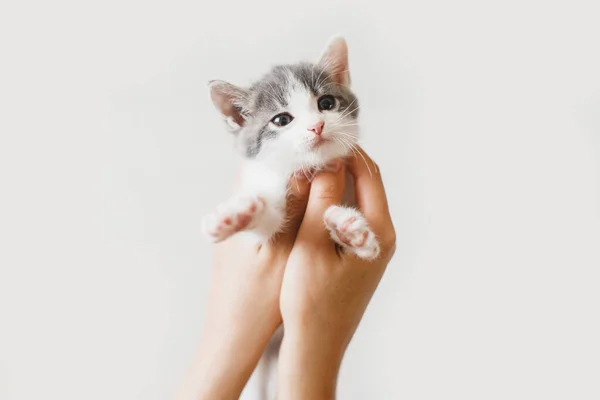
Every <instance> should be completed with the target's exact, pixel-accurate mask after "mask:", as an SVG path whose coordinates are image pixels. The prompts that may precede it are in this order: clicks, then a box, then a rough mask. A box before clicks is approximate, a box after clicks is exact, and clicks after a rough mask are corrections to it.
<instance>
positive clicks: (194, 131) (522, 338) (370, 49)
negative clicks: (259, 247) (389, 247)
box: [0, 0, 600, 400]
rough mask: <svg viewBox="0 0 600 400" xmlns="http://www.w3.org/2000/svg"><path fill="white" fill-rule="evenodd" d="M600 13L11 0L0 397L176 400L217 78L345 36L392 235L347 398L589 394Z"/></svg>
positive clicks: (190, 328)
mask: <svg viewBox="0 0 600 400" xmlns="http://www.w3.org/2000/svg"><path fill="white" fill-rule="evenodd" d="M594 3H595V4H594ZM599 8H600V6H599V5H598V2H594V1H591V0H590V1H588V2H582V1H537V2H536V1H530V0H528V1H523V0H520V1H513V0H504V1H495V2H490V1H485V2H482V1H464V0H458V1H452V2H445V1H399V2H398V1H394V2H391V1H390V2H387V1H386V2H384V1H377V0H371V1H364V2H359V1H352V2H342V1H337V0H330V1H317V0H304V1H301V2H300V1H298V2H293V3H284V2H281V1H270V2H267V1H246V2H239V4H237V5H236V4H232V3H230V2H225V1H221V2H211V3H210V4H202V3H201V2H198V1H166V0H162V1H141V0H140V1H134V0H120V1H116V0H110V1H102V2H100V1H98V2H82V1H71V2H68V1H64V0H60V1H52V2H49V1H48V2H43V1H37V2H32V1H19V2H17V1H8V2H2V5H0V46H1V47H0V58H1V60H0V61H1V62H0V117H1V118H0V135H1V136H0V194H1V196H0V399H3V400H21V399H39V398H47V399H61V400H71V399H73V400H75V399H77V400H79V399H86V400H87V399H102V400H107V399H110V400H121V399H123V400H129V399H140V400H141V399H144V400H154V399H156V400H158V399H167V398H169V397H170V396H171V394H172V392H173V391H174V389H175V387H176V386H177V384H178V383H179V382H180V380H181V378H182V376H183V373H184V371H185V369H186V368H187V365H188V362H189V361H190V359H191V356H192V350H193V349H194V347H195V344H196V342H197V338H198V334H199V330H200V327H201V324H202V319H203V313H202V309H203V306H204V302H205V299H206V288H207V278H208V271H209V264H210V252H209V246H208V245H207V244H206V242H205V240H204V239H203V238H202V236H201V234H200V219H201V216H202V215H203V214H204V213H206V212H207V211H209V210H210V209H211V207H213V206H214V205H215V204H216V203H217V202H218V201H220V200H222V199H224V198H225V196H226V195H227V188H228V186H229V180H230V177H231V174H232V172H233V169H234V164H233V162H232V160H233V156H232V154H233V153H232V151H231V138H230V137H229V136H228V135H227V133H225V132H224V131H223V130H222V128H221V124H220V122H219V120H218V117H217V115H216V113H215V112H214V111H213V108H212V104H210V102H209V100H208V96H207V93H206V82H207V81H208V80H209V79H214V78H222V79H227V80H231V81H233V82H236V83H240V84H245V83H249V82H250V81H251V80H252V79H255V78H257V77H258V76H260V74H262V73H264V72H266V70H267V69H268V68H269V67H270V66H271V65H272V64H274V63H280V62H293V61H298V60H312V59H315V58H316V57H317V56H318V55H319V54H320V52H321V50H322V49H323V47H324V45H325V43H326V41H327V40H328V38H329V37H330V36H331V35H332V34H334V33H342V34H344V35H345V36H346V38H347V40H348V43H349V46H350V62H351V70H352V75H353V81H354V88H355V90H356V92H357V94H358V95H359V98H360V100H361V103H362V109H361V111H362V119H361V121H362V127H363V128H362V132H363V135H364V136H363V137H364V141H363V143H364V146H365V148H366V149H367V150H368V151H369V152H370V153H371V155H372V156H373V157H374V158H375V159H376V161H377V162H378V163H379V164H380V166H381V168H382V170H383V173H384V177H385V181H386V185H387V190H388V193H389V198H390V204H391V209H392V213H393V217H394V222H395V224H396V227H397V230H398V251H397V253H396V256H395V258H394V260H393V261H392V263H391V264H390V266H389V270H388V272H387V273H386V275H385V277H384V279H383V281H382V283H381V286H380V288H379V290H378V292H377V294H376V295H375V297H374V299H373V301H372V303H371V305H370V307H369V309H368V311H367V314H366V315H365V318H364V320H363V323H362V325H361V327H360V328H359V330H358V332H357V334H356V336H355V338H354V341H353V342H352V344H351V347H350V349H349V351H348V353H347V357H346V359H345V363H344V366H343V371H342V373H341V377H340V381H339V397H340V398H341V399H410V400H413V399H451V398H452V399H454V398H456V399H478V400H479V399H578V400H580V399H598V398H600V378H599V377H600V344H599V342H600V321H599V319H600V290H599V286H600V215H599V214H600V212H599V207H600V206H599V204H600V202H599V175H600V23H599V22H598V21H599V18H600V17H599V16H600V12H599V11H600V10H599Z"/></svg>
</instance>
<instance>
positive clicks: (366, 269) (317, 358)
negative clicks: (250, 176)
mask: <svg viewBox="0 0 600 400" xmlns="http://www.w3.org/2000/svg"><path fill="white" fill-rule="evenodd" d="M360 152H361V154H360V155H358V156H355V157H351V158H350V159H349V160H348V163H347V168H348V169H349V171H350V173H351V174H352V175H353V177H354V181H355V193H356V200H357V206H358V208H359V209H360V210H361V211H362V213H363V215H364V216H365V218H366V219H367V221H368V223H369V226H370V227H371V228H372V230H373V231H374V232H375V234H376V235H377V237H378V239H379V241H380V245H381V250H382V254H381V256H380V257H379V258H378V259H377V260H375V261H364V260H361V259H359V258H358V257H356V256H354V255H351V254H347V253H339V252H338V251H336V248H335V245H334V243H333V241H332V240H331V239H330V238H329V234H328V232H327V230H326V229H325V226H324V224H323V214H324V212H325V210H326V209H327V208H328V207H329V206H330V205H335V204H340V202H341V200H342V195H343V193H344V187H345V169H346V165H343V164H340V168H339V169H338V171H337V172H333V171H329V172H320V173H319V174H317V176H316V177H315V178H314V179H313V180H312V182H309V181H308V180H306V179H300V178H298V179H297V180H296V182H292V184H291V186H290V188H291V191H292V193H291V199H290V201H289V204H288V215H290V216H291V220H290V221H291V222H290V224H289V226H288V230H287V231H286V232H284V233H283V234H281V235H278V237H277V238H276V240H275V241H273V242H272V243H269V244H267V245H264V246H261V247H256V246H252V245H249V244H248V243H247V242H245V241H244V240H243V239H242V238H240V237H239V235H236V236H233V237H232V238H230V239H228V240H227V241H225V242H223V243H220V244H218V245H216V246H215V259H214V266H213V270H212V280H211V290H210V295H209V302H208V309H207V315H206V321H205V324H204V332H203V336H202V340H201V344H200V348H199V350H198V351H199V352H198V357H197V359H196V362H195V363H194V365H193V366H192V370H191V371H190V374H189V376H188V379H187V381H186V383H185V385H184V387H183V390H182V391H181V392H180V394H179V396H178V397H177V398H178V399H181V400H184V399H186V400H188V399H189V400H191V399H195V400H196V399H237V398H238V397H239V395H240V393H241V391H242V389H243V387H244V385H245V383H246V381H247V380H248V378H249V377H250V375H251V373H252V371H253V369H254V367H255V366H256V364H257V362H258V360H259V358H260V356H261V354H262V352H263V350H264V348H265V347H266V345H267V343H268V341H269V339H270V338H271V336H272V334H273V333H274V332H275V330H276V329H277V327H278V326H279V325H280V324H281V322H282V321H283V323H284V326H285V336H284V340H283V343H282V348H281V352H280V359H279V371H278V375H279V378H278V379H279V380H278V398H280V399H307V398H310V399H315V400H318V399H332V398H334V397H335V385H336V379H337V374H338V371H339V367H340V364H341V361H342V357H343V354H344V352H345V350H346V347H347V346H348V344H349V342H350V339H351V338H352V335H353V334H354V331H355V330H356V328H357V326H358V324H359V322H360V320H361V318H362V315H363V313H364V311H365V309H366V307H367V304H368V303H369V301H370V299H371V297H372V295H373V292H374V291H375V289H376V287H377V285H378V283H379V281H380V279H381V277H382V275H383V272H384V270H385V267H386V266H387V264H388V262H389V260H390V259H391V257H392V255H393V253H394V250H395V232H394V228H393V225H392V222H391V218H390V214H389V210H388V205H387V200H386V196H385V191H384V188H383V182H382V180H381V175H380V173H379V169H378V167H377V166H376V165H375V163H374V162H373V161H372V160H371V159H370V158H369V157H368V155H366V154H365V153H364V152H363V151H362V150H360Z"/></svg>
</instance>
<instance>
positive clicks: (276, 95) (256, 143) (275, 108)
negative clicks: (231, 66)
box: [239, 63, 358, 158]
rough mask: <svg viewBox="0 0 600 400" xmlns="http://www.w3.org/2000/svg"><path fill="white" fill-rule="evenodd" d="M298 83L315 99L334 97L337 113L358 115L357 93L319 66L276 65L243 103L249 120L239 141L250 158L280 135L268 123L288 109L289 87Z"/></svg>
mask: <svg viewBox="0 0 600 400" xmlns="http://www.w3.org/2000/svg"><path fill="white" fill-rule="evenodd" d="M298 84H299V85H302V86H304V87H305V88H306V89H307V90H308V91H309V92H311V93H312V94H313V95H314V96H315V101H316V99H317V98H318V97H320V96H322V95H325V94H328V95H332V96H334V97H335V98H336V100H337V101H338V103H339V109H338V112H340V113H344V114H345V113H348V115H350V116H351V117H352V118H358V100H357V98H356V96H355V95H354V93H352V91H351V90H350V89H349V88H347V87H345V86H340V85H339V84H337V83H336V82H334V81H333V80H332V79H331V77H330V75H329V73H328V72H327V71H326V70H325V69H323V67H321V66H320V65H317V64H310V63H297V64H291V65H277V66H275V67H274V68H273V69H271V71H270V72H269V73H267V74H266V75H264V76H263V77H262V78H261V79H259V80H258V81H256V82H255V83H254V84H252V85H251V86H250V88H249V89H248V96H247V98H246V99H245V104H243V105H242V108H243V114H244V116H245V117H246V123H245V124H244V127H243V129H242V130H241V132H240V138H239V140H241V143H242V146H243V148H244V154H245V155H246V156H247V157H249V158H253V157H256V156H257V155H258V154H259V153H260V150H261V148H262V144H263V143H264V142H265V141H267V140H272V139H274V138H276V137H277V136H278V132H277V131H274V130H271V129H270V127H269V122H270V120H271V119H272V118H273V117H274V116H275V115H276V114H277V113H279V112H281V111H282V110H283V109H285V107H286V106H287V99H288V97H289V91H290V89H291V88H293V87H294V86H296V85H298Z"/></svg>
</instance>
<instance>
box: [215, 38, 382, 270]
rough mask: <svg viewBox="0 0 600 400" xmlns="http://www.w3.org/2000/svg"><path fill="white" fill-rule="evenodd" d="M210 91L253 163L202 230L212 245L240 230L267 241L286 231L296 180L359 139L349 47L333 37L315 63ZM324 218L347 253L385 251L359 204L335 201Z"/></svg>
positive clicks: (223, 84) (367, 255) (217, 83)
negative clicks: (291, 186) (287, 210)
mask: <svg viewBox="0 0 600 400" xmlns="http://www.w3.org/2000/svg"><path fill="white" fill-rule="evenodd" d="M209 89H210V96H211V98H212V101H213V103H214V104H215V106H216V108H217V110H219V112H220V113H221V114H222V115H223V117H224V118H225V121H226V122H227V124H228V126H229V127H230V129H231V130H232V131H233V132H234V135H235V141H236V145H237V148H238V149H239V150H240V152H241V153H242V155H243V156H244V157H245V158H246V161H247V162H246V163H245V166H244V170H243V171H242V176H241V189H240V191H239V194H237V195H236V196H234V197H232V198H230V199H229V200H227V201H226V202H225V203H223V204H221V205H220V206H218V207H217V210H216V211H215V212H214V213H212V214H210V215H209V216H207V217H206V218H205V219H204V222H203V223H204V231H205V233H206V234H207V235H208V236H209V237H210V238H211V239H212V240H213V241H214V242H219V241H222V240H225V239H227V238H228V237H230V236H231V235H233V234H236V233H238V232H242V231H246V232H249V233H251V234H252V235H253V236H255V237H256V238H257V239H258V240H260V241H261V242H265V241H268V240H269V239H271V238H272V237H273V236H274V235H276V234H277V233H278V232H280V231H281V230H282V229H284V228H285V222H286V215H285V208H286V207H285V206H286V197H287V193H288V182H289V179H290V177H291V176H292V175H293V174H294V173H303V172H304V171H309V170H319V169H323V168H325V167H326V166H327V164H328V163H329V162H331V161H333V160H335V159H339V158H342V157H345V156H348V155H349V154H350V152H351V150H352V147H353V146H355V145H356V143H357V140H358V124H357V117H358V101H357V98H356V96H355V95H354V94H353V93H352V91H351V90H350V73H349V71H348V47H347V45H346V42H345V40H344V39H343V38H341V37H335V38H333V39H332V40H331V41H330V42H329V44H328V46H327V48H326V50H325V52H324V54H323V55H322V56H321V58H320V60H319V61H318V62H317V63H315V64H310V63H297V64H292V65H279V66H276V67H274V68H273V69H272V70H271V71H270V72H269V73H268V74H267V75H265V76H264V77H263V78H262V79H260V80H259V81H257V82H255V83H254V84H253V85H251V86H250V87H249V88H242V87H238V86H235V85H233V84H231V83H227V82H224V81H212V82H210V83H209ZM349 183H350V182H349ZM323 220H324V224H325V227H326V228H327V229H328V231H329V233H330V236H331V238H332V239H333V240H334V241H335V242H336V243H337V244H338V245H340V246H341V247H342V248H343V249H344V250H345V251H347V252H350V253H354V254H356V255H357V256H358V257H361V258H364V259H374V258H376V257H377V256H378V255H379V244H378V242H377V239H376V238H375V235H374V234H373V232H372V231H371V229H370V228H369V226H368V225H367V223H366V221H365V219H364V217H363V216H362V214H361V213H360V212H359V211H358V210H356V209H355V208H351V207H346V206H341V205H340V206H337V205H335V206H331V207H329V208H328V209H327V210H326V212H325V214H324V216H323Z"/></svg>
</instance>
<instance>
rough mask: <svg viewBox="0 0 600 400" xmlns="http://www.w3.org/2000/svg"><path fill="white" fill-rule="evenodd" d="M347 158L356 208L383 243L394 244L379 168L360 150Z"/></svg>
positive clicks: (393, 234)
mask: <svg viewBox="0 0 600 400" xmlns="http://www.w3.org/2000/svg"><path fill="white" fill-rule="evenodd" d="M358 151H359V152H358V154H355V155H354V157H351V158H349V162H348V168H349V170H350V173H351V174H352V176H353V177H354V187H355V194H356V202H357V206H358V208H359V209H360V210H361V211H362V213H363V215H364V216H365V218H366V219H367V221H368V222H369V225H370V226H371V227H372V228H373V230H374V231H375V232H376V233H377V235H378V236H380V237H381V238H382V240H383V241H384V242H394V243H395V240H396V239H395V232H394V226H393V224H392V219H391V216H390V211H389V208H388V202H387V196H386V194H385V189H384V186H383V180H382V179H381V173H380V171H379V167H378V166H377V164H375V162H374V161H373V160H372V159H371V158H370V157H369V156H368V155H367V153H365V152H364V150H362V149H361V148H359V149H358Z"/></svg>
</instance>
